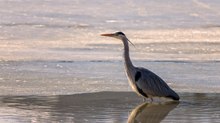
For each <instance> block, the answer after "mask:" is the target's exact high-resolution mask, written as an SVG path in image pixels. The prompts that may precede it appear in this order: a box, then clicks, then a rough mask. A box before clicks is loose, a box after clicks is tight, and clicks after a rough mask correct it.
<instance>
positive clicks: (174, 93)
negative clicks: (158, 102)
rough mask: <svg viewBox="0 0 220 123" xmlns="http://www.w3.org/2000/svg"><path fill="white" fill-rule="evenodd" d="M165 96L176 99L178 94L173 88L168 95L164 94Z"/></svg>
mask: <svg viewBox="0 0 220 123" xmlns="http://www.w3.org/2000/svg"><path fill="white" fill-rule="evenodd" d="M166 97H167V98H170V99H173V100H176V101H178V100H179V99H180V97H179V95H178V94H177V93H176V92H175V91H173V90H172V93H171V94H170V95H168V96H166Z"/></svg>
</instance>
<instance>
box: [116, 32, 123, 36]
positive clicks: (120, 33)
mask: <svg viewBox="0 0 220 123" xmlns="http://www.w3.org/2000/svg"><path fill="white" fill-rule="evenodd" d="M116 34H117V35H123V36H125V34H124V33H123V32H117V33H116Z"/></svg>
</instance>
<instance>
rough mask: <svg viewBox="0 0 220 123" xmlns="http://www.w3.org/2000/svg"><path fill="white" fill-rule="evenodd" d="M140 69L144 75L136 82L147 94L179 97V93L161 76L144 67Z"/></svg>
mask: <svg viewBox="0 0 220 123" xmlns="http://www.w3.org/2000/svg"><path fill="white" fill-rule="evenodd" d="M138 71H139V72H140V73H141V74H142V75H141V78H140V79H139V80H138V81H137V82H136V83H137V86H138V88H140V89H141V90H142V91H143V92H144V93H145V94H146V95H152V96H159V97H171V98H174V97H176V98H178V95H177V94H176V93H175V92H174V91H173V90H172V89H170V87H169V86H168V85H167V84H166V83H165V82H164V81H163V80H162V79H161V78H160V77H159V76H157V75H156V74H154V73H153V72H151V71H149V70H147V69H144V68H139V69H138Z"/></svg>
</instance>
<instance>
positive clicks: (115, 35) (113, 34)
mask: <svg viewBox="0 0 220 123" xmlns="http://www.w3.org/2000/svg"><path fill="white" fill-rule="evenodd" d="M101 36H108V37H113V38H117V39H123V38H125V37H126V36H125V34H124V33H123V32H116V33H108V34H101Z"/></svg>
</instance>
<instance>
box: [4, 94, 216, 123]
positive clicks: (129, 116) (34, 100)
mask: <svg viewBox="0 0 220 123" xmlns="http://www.w3.org/2000/svg"><path fill="white" fill-rule="evenodd" d="M180 97H181V100H180V102H163V103H147V102H143V101H142V99H141V98H140V97H137V96H136V94H134V93H131V92H99V93H87V94H76V95H58V96H1V97H0V104H1V106H0V117H1V119H0V121H1V122H4V123H7V122H22V123H29V122H41V123H43V122H73V123H126V122H129V123H146V122H147V123H159V122H162V123H170V122H179V123H187V122H193V123H208V122H211V123H218V122H219V120H220V108H219V107H220V103H219V100H220V98H219V94H204V93H203V94H201V93H181V94H180Z"/></svg>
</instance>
